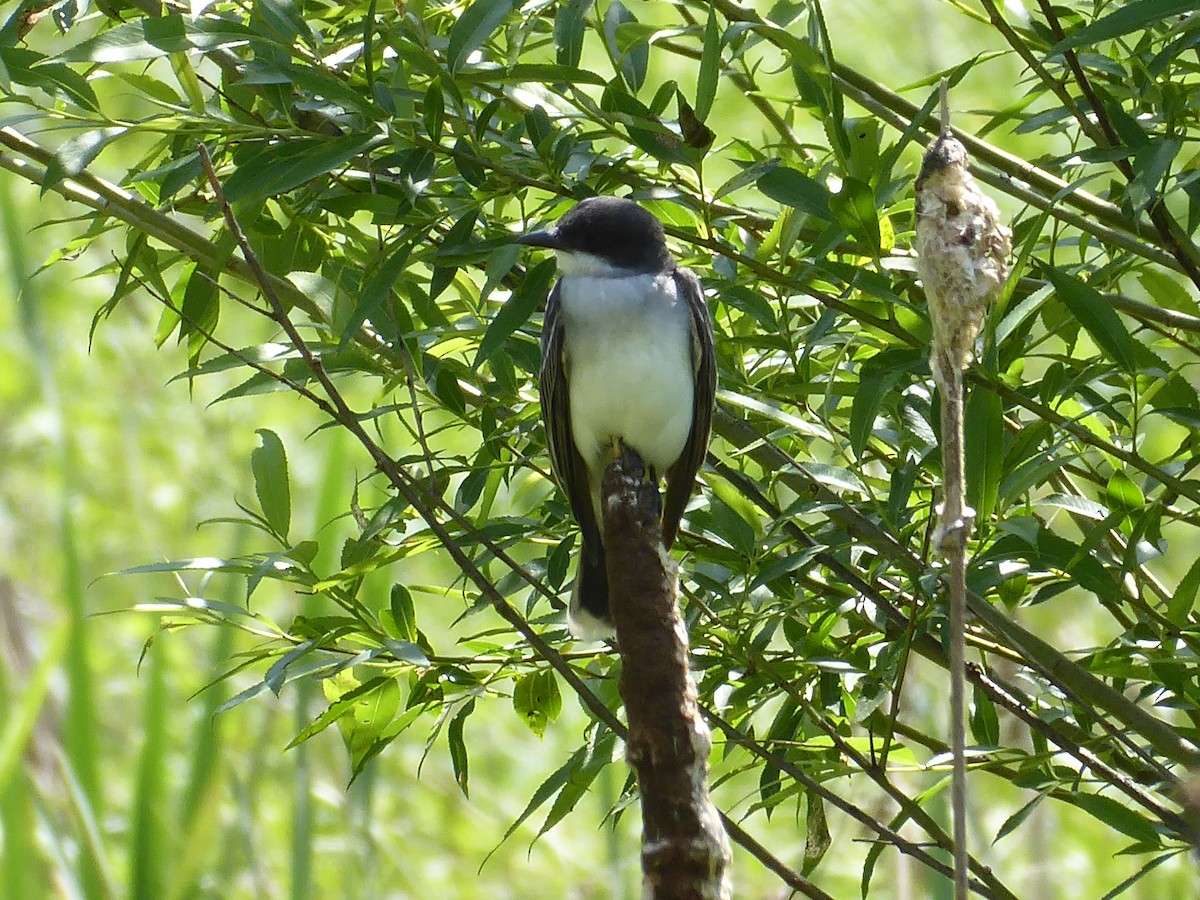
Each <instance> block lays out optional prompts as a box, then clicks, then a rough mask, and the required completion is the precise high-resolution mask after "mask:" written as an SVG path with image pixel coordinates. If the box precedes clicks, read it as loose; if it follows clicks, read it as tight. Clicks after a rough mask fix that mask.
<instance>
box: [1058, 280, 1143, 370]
mask: <svg viewBox="0 0 1200 900" xmlns="http://www.w3.org/2000/svg"><path fill="white" fill-rule="evenodd" d="M1045 271H1046V275H1047V277H1048V278H1049V279H1050V283H1051V284H1053V285H1054V289H1055V291H1057V292H1058V296H1059V299H1061V300H1062V301H1063V303H1064V304H1065V305H1066V307H1067V309H1069V310H1070V311H1071V315H1073V316H1074V317H1075V319H1076V320H1077V321H1078V322H1079V324H1080V325H1082V326H1083V327H1084V328H1086V329H1087V332H1088V334H1090V335H1091V336H1092V339H1093V340H1095V342H1096V344H1097V346H1099V347H1100V349H1102V350H1105V351H1107V352H1108V354H1109V355H1110V356H1111V357H1112V359H1113V360H1114V361H1115V362H1116V363H1118V364H1119V365H1120V366H1121V368H1122V369H1124V370H1125V371H1126V372H1127V373H1128V374H1130V375H1134V374H1136V373H1137V358H1136V354H1135V348H1134V341H1133V338H1132V337H1131V336H1130V334H1129V330H1128V329H1127V328H1126V327H1125V323H1124V322H1122V321H1121V317H1120V316H1119V315H1117V313H1116V311H1115V310H1114V309H1113V308H1112V306H1111V305H1109V302H1108V301H1107V300H1105V299H1104V298H1103V297H1102V296H1101V295H1100V292H1099V291H1097V290H1096V289H1095V288H1094V287H1092V286H1091V285H1090V284H1086V283H1084V282H1083V281H1080V280H1079V279H1078V278H1076V277H1074V276H1073V275H1068V274H1067V273H1066V272H1064V271H1062V270H1061V269H1057V268H1049V267H1047V268H1046V270H1045Z"/></svg>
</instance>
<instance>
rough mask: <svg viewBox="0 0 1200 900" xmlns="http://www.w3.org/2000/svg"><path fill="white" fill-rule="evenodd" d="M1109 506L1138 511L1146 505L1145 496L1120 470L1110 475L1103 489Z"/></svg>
mask: <svg viewBox="0 0 1200 900" xmlns="http://www.w3.org/2000/svg"><path fill="white" fill-rule="evenodd" d="M1105 493H1106V494H1107V495H1108V499H1109V505H1110V506H1113V507H1116V508H1117V509H1125V510H1130V511H1133V510H1138V509H1141V508H1142V507H1143V506H1145V505H1146V495H1145V494H1143V493H1142V489H1141V488H1139V487H1138V486H1137V483H1136V482H1135V481H1134V480H1133V479H1132V478H1130V477H1129V476H1128V475H1126V474H1125V472H1123V471H1122V470H1121V469H1117V471H1115V472H1113V473H1112V477H1110V478H1109V479H1108V485H1107V487H1106V489H1105Z"/></svg>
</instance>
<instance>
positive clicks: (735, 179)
mask: <svg viewBox="0 0 1200 900" xmlns="http://www.w3.org/2000/svg"><path fill="white" fill-rule="evenodd" d="M778 165H779V160H778V159H764V160H763V161H762V162H756V163H754V164H753V165H749V166H746V168H744V169H742V171H740V172H738V173H737V174H736V175H731V176H730V177H729V179H728V180H727V181H726V182H725V183H724V184H722V185H721V186H720V187H719V188H717V190H716V192H715V193H714V194H713V200H714V201H715V200H720V199H721V198H722V197H724V196H725V195H726V194H730V193H732V192H733V191H736V190H738V189H740V188H744V187H745V186H746V185H748V184H753V183H754V182H755V181H757V180H758V179H759V178H760V177H761V176H762V175H763V174H764V173H765V172H769V171H771V170H772V169H774V168H776V167H777V166H778Z"/></svg>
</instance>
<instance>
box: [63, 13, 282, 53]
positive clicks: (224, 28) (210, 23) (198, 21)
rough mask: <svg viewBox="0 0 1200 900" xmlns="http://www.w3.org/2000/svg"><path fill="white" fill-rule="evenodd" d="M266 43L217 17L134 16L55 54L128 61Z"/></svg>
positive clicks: (242, 27) (259, 36)
mask: <svg viewBox="0 0 1200 900" xmlns="http://www.w3.org/2000/svg"><path fill="white" fill-rule="evenodd" d="M252 39H253V40H254V41H255V42H258V43H266V42H265V41H263V38H262V36H261V35H259V34H257V33H256V32H254V31H253V30H251V29H249V28H247V27H246V26H245V25H242V24H240V23H238V22H234V21H231V20H229V19H225V18H217V17H208V16H203V17H197V18H195V19H193V18H191V17H190V16H187V17H185V16H182V15H179V14H174V15H169V16H156V17H153V18H142V19H136V20H134V21H132V22H126V23H125V24H123V25H118V26H117V27H116V28H111V29H109V30H108V31H104V32H101V33H100V34H98V35H96V36H95V37H93V38H89V39H88V40H86V41H83V42H82V43H80V44H76V45H75V46H74V47H69V48H68V49H67V50H65V51H63V52H62V53H60V54H59V56H58V59H59V60H61V61H62V62H98V63H112V62H129V61H131V60H141V59H155V58H157V57H160V56H168V55H169V54H171V53H181V52H183V51H186V50H207V51H212V50H218V49H221V48H223V47H238V46H243V45H245V44H249V43H251V41H252Z"/></svg>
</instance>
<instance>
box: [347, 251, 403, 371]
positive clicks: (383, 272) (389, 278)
mask: <svg viewBox="0 0 1200 900" xmlns="http://www.w3.org/2000/svg"><path fill="white" fill-rule="evenodd" d="M411 251H412V245H411V244H409V243H408V242H407V237H405V243H404V244H403V245H401V246H399V247H391V248H389V249H388V255H387V257H386V258H385V259H384V261H383V264H382V265H380V266H379V267H378V268H377V269H375V271H373V272H372V273H371V274H370V275H368V276H367V280H366V281H364V282H363V286H362V290H361V292H360V293H359V296H358V303H356V304H355V305H354V312H353V313H351V315H350V318H349V319H348V320H347V321H346V325H345V326H344V327H343V328H342V337H341V340H340V342H339V343H338V349H339V350H343V349H345V348H346V345H347V344H349V343H350V341H351V339H352V338H353V337H354V336H355V335H356V334H358V331H359V329H360V328H362V325H363V323H364V322H366V321H367V320H368V319H372V318H374V317H375V316H376V315H377V314H378V313H379V312H380V311H381V310H384V309H385V308H386V305H387V302H388V301H389V300H391V299H392V285H394V284H395V283H396V278H397V277H398V276H399V275H400V273H402V272H403V271H404V267H405V266H406V265H407V264H408V255H409V253H410V252H411Z"/></svg>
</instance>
